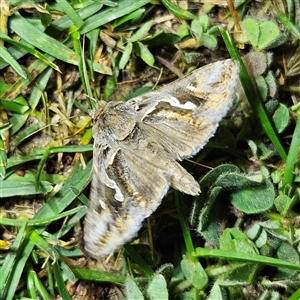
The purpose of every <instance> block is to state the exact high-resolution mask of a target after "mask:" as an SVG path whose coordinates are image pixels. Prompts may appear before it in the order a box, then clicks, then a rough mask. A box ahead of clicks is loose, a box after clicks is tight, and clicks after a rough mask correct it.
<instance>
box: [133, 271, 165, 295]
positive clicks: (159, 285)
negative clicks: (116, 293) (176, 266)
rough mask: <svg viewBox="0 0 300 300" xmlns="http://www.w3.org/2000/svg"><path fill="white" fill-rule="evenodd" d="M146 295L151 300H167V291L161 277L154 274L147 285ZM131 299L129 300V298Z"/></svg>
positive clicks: (163, 279)
mask: <svg viewBox="0 0 300 300" xmlns="http://www.w3.org/2000/svg"><path fill="white" fill-rule="evenodd" d="M146 294H147V296H148V298H149V299H151V300H156V299H160V300H168V299H169V293H168V289H167V283H166V280H165V278H164V276H163V275H161V274H155V275H154V277H153V278H152V280H151V282H150V283H149V285H148V288H147V291H146ZM129 299H131V298H129Z"/></svg>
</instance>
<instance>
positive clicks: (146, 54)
mask: <svg viewBox="0 0 300 300" xmlns="http://www.w3.org/2000/svg"><path fill="white" fill-rule="evenodd" d="M133 49H134V52H135V53H136V55H137V56H139V57H140V58H141V59H142V60H143V61H144V62H145V63H146V64H147V65H149V66H151V67H153V65H154V62H155V59H154V56H153V54H152V53H151V52H150V51H149V49H148V48H147V47H146V46H145V45H144V44H142V43H141V42H135V43H133Z"/></svg>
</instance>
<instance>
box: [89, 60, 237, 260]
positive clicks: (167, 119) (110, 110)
mask: <svg viewBox="0 0 300 300" xmlns="http://www.w3.org/2000/svg"><path fill="white" fill-rule="evenodd" d="M238 73H239V66H238V63H237V62H235V61H233V60H230V59H228V60H224V61H219V62H216V63H213V64H209V65H207V66H204V67H202V68H200V69H197V70H195V71H194V72H192V73H191V74H189V75H187V76H186V77H184V78H182V79H179V80H177V81H175V82H173V83H171V84H168V85H166V86H164V87H163V88H161V89H159V90H157V91H152V92H150V93H147V94H145V95H142V96H139V97H137V98H134V99H132V100H129V101H127V102H116V101H111V102H105V101H100V109H98V110H97V111H94V112H93V119H94V126H93V136H94V152H93V155H94V162H93V179H92V184H91V193H90V208H89V210H88V212H87V215H86V219H85V230H84V240H85V249H86V250H87V252H88V253H89V254H90V255H91V256H92V257H94V258H101V257H104V256H106V255H109V254H111V253H112V252H114V251H115V250H118V249H119V248H120V247H121V246H122V245H123V244H125V243H126V242H128V241H130V240H131V239H132V237H133V236H134V235H135V234H136V233H137V232H138V230H139V229H140V227H141V224H142V222H143V220H144V219H145V218H147V217H148V216H149V215H150V214H151V213H152V212H153V211H154V210H155V209H156V208H157V207H158V206H159V205H160V203H161V200H162V198H163V197H164V195H165V194H166V192H167V191H168V189H169V188H170V187H173V188H174V189H177V190H179V191H182V192H183V193H186V194H190V195H197V194H198V193H199V192H200V187H199V184H198V183H197V182H196V181H195V179H194V178H193V176H191V175H190V174H189V173H188V172H187V171H186V170H185V169H184V168H182V167H181V165H180V164H179V163H178V161H181V160H183V159H186V158H188V157H191V156H193V155H194V154H196V153H197V152H198V151H200V150H201V148H203V146H204V145H205V144H206V143H207V141H208V140H209V138H210V137H211V136H212V135H213V134H214V133H215V131H216V129H217V127H218V124H219V122H220V120H221V119H222V118H223V117H224V116H225V115H226V114H227V112H228V110H229V109H230V107H231V106H232V103H233V100H234V98H235V88H236V85H237V83H238Z"/></svg>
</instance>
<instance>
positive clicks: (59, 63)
mask: <svg viewBox="0 0 300 300" xmlns="http://www.w3.org/2000/svg"><path fill="white" fill-rule="evenodd" d="M195 5H196V4H195ZM0 10H1V11H0V13H1V20H0V26H1V28H0V47H1V50H0V51H1V52H0V69H1V77H0V78H1V79H0V226H1V227H0V228H1V229H0V274H1V276H0V299H37V298H38V297H39V298H40V299H53V298H54V297H58V295H59V296H60V297H61V298H62V299H72V297H73V296H75V295H76V293H78V291H79V290H80V289H81V291H82V290H83V289H84V290H85V291H86V295H88V297H94V298H96V299H106V297H108V296H107V295H106V293H107V294H110V295H112V294H113V295H115V294H117V295H118V298H122V296H120V295H126V297H127V299H289V300H296V299H299V298H300V289H299V286H300V280H299V274H300V273H299V270H300V259H299V254H300V253H299V248H300V246H299V245H300V244H299V242H300V230H299V202H300V201H299V197H300V189H299V181H300V176H299V167H298V166H299V147H300V137H299V132H300V129H299V120H298V115H299V113H298V111H299V108H298V107H299V106H298V105H297V102H299V93H298V94H297V93H296V92H297V91H298V92H299V87H298V85H299V84H298V83H299V49H297V47H296V45H297V43H299V36H300V34H299V32H300V21H299V15H300V11H299V5H297V3H296V2H293V1H289V2H288V4H287V6H286V11H279V8H277V7H273V6H272V5H271V6H270V7H268V8H265V7H263V6H261V7H260V6H259V3H257V4H255V5H254V3H253V1H247V2H242V3H240V4H239V5H238V8H237V13H238V17H239V18H240V21H239V22H240V26H241V28H242V32H240V31H239V29H238V27H234V21H233V19H232V18H231V17H230V13H229V11H228V10H227V9H226V8H220V7H217V6H210V5H205V6H203V7H202V11H201V13H202V14H199V15H197V10H195V7H194V9H193V8H192V7H191V9H189V10H186V9H184V8H179V7H178V6H177V5H175V4H173V3H171V2H170V1H168V0H164V1H161V3H160V2H158V1H152V2H150V1H147V0H139V1H129V0H120V1H117V2H113V1H103V2H95V1H73V2H68V1H64V0H59V1H56V2H53V3H51V4H46V3H41V4H37V3H36V2H35V1H27V2H26V4H25V3H23V2H21V1H10V3H8V1H7V2H3V3H2V5H1V7H0ZM212 16H214V18H212ZM217 16H223V17H224V18H223V19H222V20H221V19H218V18H217ZM258 16H259V17H258ZM221 25H222V26H221ZM236 25H237V24H236ZM186 45H189V46H188V47H186ZM216 45H217V46H216ZM224 45H225V46H226V47H225V46H224ZM229 56H231V57H232V58H233V59H235V60H238V61H239V63H240V68H241V72H240V82H241V89H240V91H238V99H239V102H238V103H237V105H236V106H235V108H234V110H233V111H232V112H231V113H230V116H229V118H227V119H226V120H224V121H223V122H222V124H221V126H220V127H219V129H218V131H217V133H216V135H215V137H214V138H213V139H212V140H211V141H210V142H209V143H208V145H207V146H206V147H205V148H204V149H203V150H202V151H201V152H200V153H199V154H198V155H197V156H195V157H194V158H193V160H194V161H195V162H201V164H202V165H206V166H207V168H203V167H200V166H198V165H197V163H195V164H192V163H187V162H186V163H184V167H185V168H187V169H188V170H189V172H191V173H193V175H194V176H195V177H196V179H197V180H198V181H199V182H200V186H201V190H202V193H201V195H200V196H199V197H196V198H193V197H188V196H186V195H182V194H180V193H178V192H176V191H172V190H171V191H169V192H168V194H167V195H166V197H165V199H164V201H163V204H162V205H161V206H160V207H159V208H158V210H157V211H156V212H155V213H154V214H153V215H152V216H151V217H150V218H149V220H148V222H147V224H146V222H145V224H144V226H143V228H142V229H141V231H140V232H139V236H138V237H137V239H136V241H135V242H134V243H132V244H127V245H125V246H124V248H123V249H122V250H121V252H120V253H119V254H118V253H117V254H115V255H113V256H112V257H111V258H110V259H107V260H103V261H101V262H98V263H96V262H95V261H93V260H92V259H90V258H88V257H86V256H85V252H84V245H83V242H82V232H83V220H84V216H85V213H86V211H87V206H88V201H89V200H88V191H89V183H90V180H91V176H92V173H91V168H92V143H93V140H92V131H91V128H92V119H91V117H90V116H89V115H88V111H89V110H90V109H92V108H97V106H98V105H97V99H104V100H111V99H118V100H120V98H123V99H125V98H126V99H129V98H130V97H131V96H133V95H137V94H138V93H142V92H143V91H145V90H149V86H150V85H151V86H152V85H154V84H156V83H157V78H159V76H161V77H162V79H166V78H169V79H168V81H170V77H172V79H175V78H176V76H172V74H182V73H184V74H185V73H187V72H189V71H190V70H193V69H195V68H197V67H199V66H201V65H203V64H206V63H209V62H210V61H211V60H213V61H215V60H222V59H225V58H228V57H229ZM207 58H209V59H207ZM251 62H252V67H250V68H249V65H251ZM160 73H161V74H160ZM170 75H171V76H170ZM168 76H169V77H168ZM228 162H230V164H229V163H228ZM76 289H78V290H77V291H76ZM99 290H101V291H102V294H101V295H100V294H99Z"/></svg>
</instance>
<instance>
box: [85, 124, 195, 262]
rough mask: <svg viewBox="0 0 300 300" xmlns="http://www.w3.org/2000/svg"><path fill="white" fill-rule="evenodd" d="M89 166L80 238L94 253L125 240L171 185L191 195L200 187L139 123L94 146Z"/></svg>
mask: <svg viewBox="0 0 300 300" xmlns="http://www.w3.org/2000/svg"><path fill="white" fill-rule="evenodd" d="M157 157H159V159H157ZM93 168H94V175H93V180H92V184H91V194H90V199H91V201H90V209H89V210H88V212H87V215H86V219H85V236H84V239H85V248H86V250H87V251H88V252H89V253H90V254H91V255H92V256H93V257H96V258H100V257H103V256H106V255H109V254H110V253H112V252H114V251H115V250H117V249H119V248H120V247H121V246H122V245H123V244H124V243H126V242H128V241H130V240H131V239H132V237H133V236H134V235H135V234H136V233H137V231H138V230H139V229H140V227H141V224H142V222H143V220H144V219H145V218H147V217H148V216H149V215H150V214H151V213H152V212H153V211H154V210H156V208H157V207H158V206H159V205H160V203H161V200H162V198H163V197H164V195H165V194H166V192H167V191H168V189H169V187H170V186H171V185H172V186H174V187H175V188H177V189H179V190H182V191H184V192H186V193H190V194H195V195H196V194H198V193H199V191H200V189H199V184H198V183H197V182H196V181H195V180H194V178H193V177H192V176H191V175H190V174H188V173H187V171H186V170H184V169H183V168H182V167H181V166H180V165H179V164H178V163H177V162H176V161H175V160H174V158H172V157H170V156H169V155H168V154H167V153H166V152H165V150H164V148H163V147H161V146H160V145H158V144H156V143H153V142H152V141H151V139H149V138H147V136H145V135H144V134H143V132H142V131H141V130H140V129H139V128H138V127H136V128H135V130H134V131H133V132H132V133H131V136H130V138H129V139H126V140H124V141H118V142H116V143H114V144H111V145H109V146H108V145H106V146H103V144H100V145H98V146H96V147H95V149H94V166H93Z"/></svg>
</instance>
